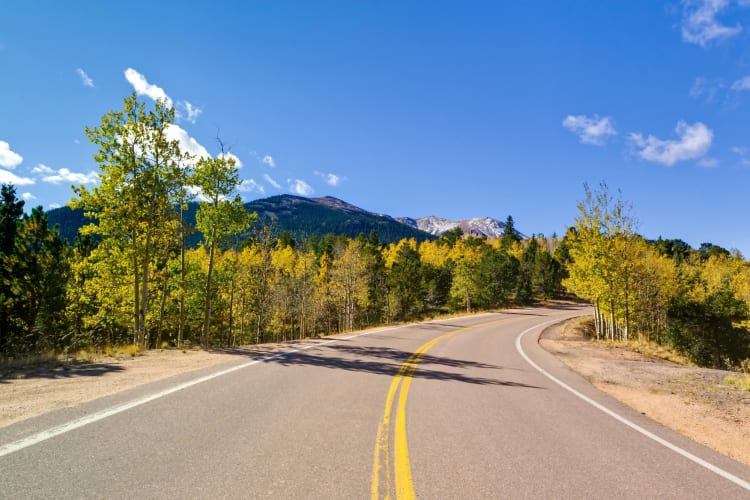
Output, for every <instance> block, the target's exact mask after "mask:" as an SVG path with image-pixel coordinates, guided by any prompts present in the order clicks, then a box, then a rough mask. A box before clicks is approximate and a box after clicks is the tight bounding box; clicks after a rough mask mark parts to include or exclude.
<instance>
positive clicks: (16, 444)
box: [0, 325, 403, 457]
mask: <svg viewBox="0 0 750 500" xmlns="http://www.w3.org/2000/svg"><path fill="white" fill-rule="evenodd" d="M399 326H403V325H399ZM399 326H391V327H386V328H378V329H376V330H368V331H365V332H363V333H358V334H356V335H350V336H348V337H340V338H336V339H332V340H327V341H325V342H321V343H318V344H310V345H308V346H305V347H300V348H299V349H292V350H290V351H284V352H279V353H276V354H272V355H270V356H264V357H262V358H259V359H256V360H253V361H248V362H247V363H242V364H241V365H237V366H233V367H231V368H227V369H226V370H221V371H219V372H216V373H212V374H211V375H206V376H204V377H200V378H197V379H194V380H190V381H188V382H183V383H182V384H178V385H176V386H174V387H170V388H169V389H165V390H163V391H159V392H156V393H154V394H149V395H148V396H143V397H140V398H136V399H133V400H131V401H128V402H126V403H123V404H120V405H116V406H113V407H111V408H107V409H105V410H101V411H98V412H95V413H92V414H91V415H86V416H85V417H81V418H77V419H75V420H71V421H69V422H66V423H64V424H61V425H58V426H55V427H50V428H49V429H46V430H43V431H41V432H37V433H35V434H32V435H30V436H27V437H25V438H21V439H18V440H16V441H13V442H10V443H7V444H4V445H2V446H0V457H4V456H5V455H10V454H11V453H15V452H17V451H20V450H23V449H24V448H28V447H29V446H33V445H35V444H37V443H41V442H42V441H46V440H48V439H52V438H53V437H56V436H59V435H61V434H65V433H66V432H70V431H72V430H75V429H79V428H81V427H83V426H85V425H89V424H93V423H94V422H98V421H99V420H104V419H105V418H107V417H111V416H113V415H117V414H118V413H122V412H124V411H127V410H130V409H131V408H135V407H136V406H141V405H144V404H146V403H149V402H151V401H153V400H155V399H159V398H163V397H164V396H169V395H170V394H173V393H175V392H178V391H181V390H183V389H187V388H189V387H193V386H195V385H198V384H202V383H203V382H208V381H209V380H213V379H215V378H218V377H223V376H224V375H228V374H230V373H232V372H236V371H237V370H242V369H243V368H247V367H249V366H253V365H257V364H259V363H265V362H267V361H271V360H274V359H277V358H281V357H284V356H288V355H290V354H294V353H296V352H300V351H306V350H308V349H312V348H313V347H321V346H325V345H329V344H333V343H336V342H340V341H342V340H349V339H354V338H357V337H363V336H365V335H371V334H373V333H380V332H385V331H388V330H393V329H394V328H398V327H399Z"/></svg>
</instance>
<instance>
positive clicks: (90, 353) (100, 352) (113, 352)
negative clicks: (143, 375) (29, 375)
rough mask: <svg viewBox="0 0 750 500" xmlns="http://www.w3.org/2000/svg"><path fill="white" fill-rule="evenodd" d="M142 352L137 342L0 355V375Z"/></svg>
mask: <svg viewBox="0 0 750 500" xmlns="http://www.w3.org/2000/svg"><path fill="white" fill-rule="evenodd" d="M140 354H141V349H140V347H138V346H137V345H135V344H128V345H123V346H116V347H112V346H107V347H105V348H104V349H96V348H88V349H79V350H78V351H75V352H73V353H56V352H55V351H52V350H50V351H47V352H45V353H41V354H25V355H20V356H14V357H3V356H0V375H2V373H3V372H13V371H16V370H20V369H23V368H29V367H47V368H58V367H60V366H65V365H70V364H75V363H90V362H92V361H95V360H97V359H102V358H121V357H127V356H130V357H135V356H138V355H140Z"/></svg>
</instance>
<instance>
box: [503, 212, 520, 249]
mask: <svg viewBox="0 0 750 500" xmlns="http://www.w3.org/2000/svg"><path fill="white" fill-rule="evenodd" d="M519 241H521V236H519V234H518V231H516V227H515V224H514V222H513V217H512V216H510V215H509V216H508V218H507V219H505V227H504V228H503V237H502V239H501V242H502V243H501V247H502V248H503V249H504V250H510V249H511V248H512V247H513V244H514V243H518V242H519Z"/></svg>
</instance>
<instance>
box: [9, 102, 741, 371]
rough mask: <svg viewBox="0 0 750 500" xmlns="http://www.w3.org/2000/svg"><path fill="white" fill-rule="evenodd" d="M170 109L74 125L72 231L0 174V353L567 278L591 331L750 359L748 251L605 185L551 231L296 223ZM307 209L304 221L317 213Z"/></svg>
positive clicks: (330, 325)
mask: <svg viewBox="0 0 750 500" xmlns="http://www.w3.org/2000/svg"><path fill="white" fill-rule="evenodd" d="M173 120H174V110H173V109H171V108H168V107H167V106H166V103H165V102H162V101H157V103H156V105H155V106H154V107H153V109H147V108H146V106H145V104H144V103H143V102H140V101H138V99H137V98H136V96H135V95H132V96H130V97H128V98H126V99H125V100H124V107H123V109H122V110H120V111H111V112H109V113H107V114H106V115H105V116H104V117H103V118H102V121H101V124H100V126H98V127H93V128H87V129H86V133H87V136H88V137H89V140H90V141H91V142H92V143H93V144H95V145H96V146H97V148H98V150H97V153H96V155H95V159H96V161H97V163H98V164H99V167H100V171H101V173H100V176H99V183H98V185H97V186H95V187H94V188H93V189H91V190H90V191H89V190H87V189H86V188H85V187H82V186H79V187H74V192H75V195H76V196H75V197H74V199H73V201H72V202H71V208H73V209H80V212H78V213H80V214H82V215H83V216H85V217H87V218H88V224H86V225H83V226H82V227H81V229H80V231H79V232H78V234H77V235H76V236H75V238H74V242H73V244H69V243H68V242H67V241H66V240H65V239H64V238H63V237H62V236H61V235H60V234H59V232H58V231H57V230H56V229H54V228H53V229H50V227H49V224H48V220H47V214H45V213H44V212H43V211H42V209H41V207H40V208H36V209H34V210H32V211H31V213H30V214H24V210H23V206H24V202H23V201H20V200H18V199H17V197H16V192H15V188H14V187H13V186H10V185H4V186H2V201H1V202H0V354H2V356H3V357H11V356H18V355H24V354H30V353H39V352H46V351H54V352H71V351H76V350H78V349H88V348H91V347H94V348H105V347H107V346H116V345H121V344H136V345H137V346H139V347H141V348H153V347H162V346H182V345H185V344H187V343H190V344H202V345H204V346H210V345H214V346H235V345H240V344H247V343H256V342H269V341H279V340H289V339H297V338H303V337H309V336H314V335H319V334H330V333H337V332H343V331H351V330H353V329H357V328H363V327H368V326H374V325H379V324H383V323H392V322H401V321H412V320H416V319H421V318H424V317H428V316H433V315H437V314H444V313H452V312H457V311H468V312H471V311H476V310H488V309H495V308H500V307H504V306H507V305H511V304H515V303H529V302H533V301H537V300H544V299H550V298H555V297H561V296H566V295H567V296H572V295H575V296H577V297H579V298H581V299H585V300H587V301H590V302H591V304H593V306H594V309H595V335H596V337H598V338H602V339H604V338H606V339H610V340H633V339H637V340H638V341H653V342H658V343H662V344H667V345H670V346H673V347H675V348H677V349H679V350H680V351H681V352H683V353H684V354H686V355H687V356H689V357H690V358H691V359H692V360H693V361H694V362H696V363H698V364H700V365H705V366H713V367H722V368H740V367H742V366H745V367H750V361H749V360H748V358H750V330H749V329H748V326H749V325H750V324H749V323H748V308H749V304H750V264H748V262H747V261H745V260H744V258H743V257H742V256H741V255H739V253H730V252H729V251H727V250H725V249H723V248H721V247H718V246H715V245H712V244H709V243H706V244H703V245H701V247H700V248H698V249H697V250H694V249H692V248H690V246H689V245H687V244H685V243H684V242H682V241H680V240H663V239H659V240H657V241H647V240H645V239H643V238H642V237H641V236H639V235H638V234H637V232H636V231H635V228H634V223H633V219H632V217H631V216H630V215H629V207H628V205H627V204H626V203H625V202H623V201H622V200H620V199H619V198H618V199H614V198H612V196H611V195H610V193H609V192H608V190H607V187H606V185H602V186H600V189H599V190H597V191H592V190H590V189H588V187H587V188H586V198H585V200H584V201H583V202H581V203H580V205H579V210H580V214H579V216H578V218H577V219H576V221H575V225H574V226H573V227H571V228H570V229H569V230H568V232H567V233H566V234H565V236H564V237H563V238H557V237H555V236H553V237H551V238H545V237H542V236H536V237H534V236H533V237H531V238H528V239H525V240H521V239H520V238H519V236H518V233H517V232H516V231H515V230H514V227H513V226H514V225H513V219H512V217H508V220H507V222H506V227H505V236H504V237H502V238H500V239H497V240H487V239H482V238H476V237H471V236H467V237H464V235H462V234H461V230H460V229H457V230H454V231H450V232H448V233H446V234H444V235H443V236H441V237H440V238H438V239H436V240H430V239H425V240H422V241H419V240H417V239H416V238H405V239H400V240H398V241H391V242H388V243H384V242H382V241H381V238H380V236H379V234H378V233H377V232H375V231H373V232H370V233H368V234H365V233H361V234H359V236H356V237H351V235H350V236H346V235H340V234H339V235H335V234H332V233H329V234H326V235H324V236H317V235H315V236H311V237H300V236H299V235H297V236H295V235H293V234H291V233H289V232H283V231H282V232H274V231H273V230H272V229H271V228H269V226H268V225H267V224H263V222H262V220H261V222H260V223H259V222H258V217H257V215H256V214H254V213H249V212H248V210H247V207H245V206H243V203H242V201H241V199H240V198H239V196H237V195H236V188H237V186H238V183H239V177H238V175H237V167H236V165H235V161H234V159H233V157H232V155H229V154H227V152H226V151H224V149H223V147H221V151H220V153H219V154H217V155H216V156H215V157H214V158H194V157H191V156H190V155H188V154H186V153H185V152H183V151H180V148H179V143H178V142H176V141H170V140H169V139H168V134H167V133H166V132H167V130H168V127H169V126H170V124H171V123H173ZM219 146H223V145H222V144H221V143H219ZM195 193H200V197H201V198H200V199H201V200H202V201H200V202H199V203H198V204H197V206H196V205H193V204H191V202H192V201H194V199H195ZM295 203H297V202H295ZM298 204H299V203H298ZM191 207H193V208H194V210H195V212H194V215H192V214H188V211H189V210H190V209H191ZM316 210H317V209H316ZM313 213H314V210H313V211H308V212H307V214H308V215H309V217H307V218H306V219H305V220H304V221H303V222H304V225H306V226H313V225H315V224H316V222H315V218H314V217H312V215H310V214H313ZM188 215H190V217H188ZM336 217H337V218H336V221H337V222H336V224H337V226H336V227H338V225H341V224H343V225H345V226H346V225H347V224H346V216H345V215H342V214H340V213H339V214H338V215H337V216H336ZM352 217H353V216H352ZM193 220H194V221H195V223H194V224H192V221H193ZM81 222H85V221H81ZM352 227H354V228H356V227H358V226H356V224H352ZM404 227H405V226H404ZM253 228H254V229H253ZM350 229H351V228H350ZM196 234H197V235H198V238H199V239H198V243H197V245H196V246H190V245H189V244H188V242H189V239H190V238H191V237H195V235H196ZM347 234H349V233H347ZM391 236H393V235H391ZM571 294H572V295H571Z"/></svg>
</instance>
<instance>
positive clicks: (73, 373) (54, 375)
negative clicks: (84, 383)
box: [0, 363, 124, 384]
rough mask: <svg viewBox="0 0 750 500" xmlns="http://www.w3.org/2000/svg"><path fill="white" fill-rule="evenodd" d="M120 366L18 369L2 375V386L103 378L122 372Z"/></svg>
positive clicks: (93, 364) (107, 364) (89, 364)
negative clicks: (67, 379)
mask: <svg viewBox="0 0 750 500" xmlns="http://www.w3.org/2000/svg"><path fill="white" fill-rule="evenodd" d="M123 370H124V368H123V367H122V366H120V365H114V364H109V363H84V364H67V363H66V364H62V365H60V366H36V367H31V368H18V369H13V370H8V371H6V372H3V373H0V384H9V383H11V382H13V381H14V380H20V379H41V378H46V379H51V380H52V379H66V378H77V377H101V376H102V375H106V374H107V373H115V372H121V371H123Z"/></svg>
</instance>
